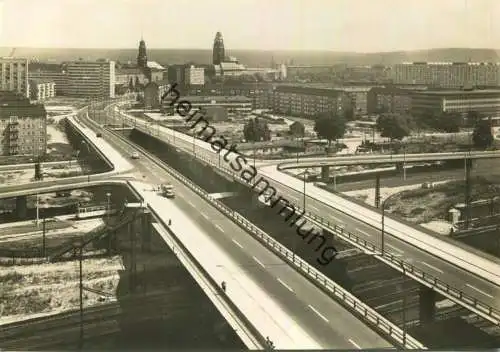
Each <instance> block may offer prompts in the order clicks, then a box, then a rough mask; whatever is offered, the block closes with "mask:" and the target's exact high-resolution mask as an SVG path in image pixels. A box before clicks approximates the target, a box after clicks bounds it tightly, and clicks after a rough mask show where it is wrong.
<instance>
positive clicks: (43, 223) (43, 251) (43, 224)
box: [42, 216, 45, 258]
mask: <svg viewBox="0 0 500 352" xmlns="http://www.w3.org/2000/svg"><path fill="white" fill-rule="evenodd" d="M42 221H43V222H42V256H43V257H44V258H45V216H44V217H43V220H42Z"/></svg>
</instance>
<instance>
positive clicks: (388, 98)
mask: <svg viewBox="0 0 500 352" xmlns="http://www.w3.org/2000/svg"><path fill="white" fill-rule="evenodd" d="M411 96H412V91H411V90H409V89H402V88H397V87H373V88H371V89H370V90H369V91H368V93H367V112H368V113H369V114H376V113H382V112H391V113H407V112H409V111H410V110H411V101H412V99H411Z"/></svg>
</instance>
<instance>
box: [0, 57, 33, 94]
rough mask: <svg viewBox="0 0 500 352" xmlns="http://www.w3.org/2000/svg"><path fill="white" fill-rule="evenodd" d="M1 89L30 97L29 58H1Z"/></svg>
mask: <svg viewBox="0 0 500 352" xmlns="http://www.w3.org/2000/svg"><path fill="white" fill-rule="evenodd" d="M0 90H4V91H12V92H17V93H20V94H22V95H23V96H25V97H29V87H28V60H27V59H22V58H14V57H3V58H0Z"/></svg>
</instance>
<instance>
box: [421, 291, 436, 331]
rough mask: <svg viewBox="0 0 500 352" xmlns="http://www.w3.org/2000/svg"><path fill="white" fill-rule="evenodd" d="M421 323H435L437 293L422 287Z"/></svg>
mask: <svg viewBox="0 0 500 352" xmlns="http://www.w3.org/2000/svg"><path fill="white" fill-rule="evenodd" d="M418 297H419V306H420V323H421V324H426V323H430V322H432V321H434V318H435V316H436V291H434V290H433V289H431V288H429V287H427V286H424V285H420V290H419V296H418Z"/></svg>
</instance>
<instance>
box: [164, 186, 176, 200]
mask: <svg viewBox="0 0 500 352" xmlns="http://www.w3.org/2000/svg"><path fill="white" fill-rule="evenodd" d="M161 194H162V195H163V196H164V197H165V198H175V193H174V186H172V185H171V184H163V185H161Z"/></svg>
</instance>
